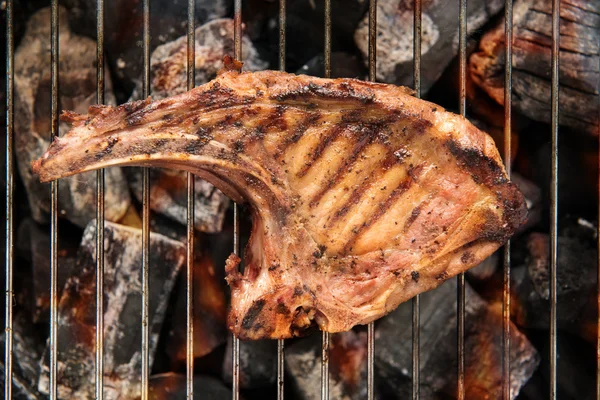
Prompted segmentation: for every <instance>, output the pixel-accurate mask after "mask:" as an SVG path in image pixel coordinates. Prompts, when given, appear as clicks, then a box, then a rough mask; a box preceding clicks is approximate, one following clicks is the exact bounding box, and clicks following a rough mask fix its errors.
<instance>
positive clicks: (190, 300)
mask: <svg viewBox="0 0 600 400" xmlns="http://www.w3.org/2000/svg"><path fill="white" fill-rule="evenodd" d="M195 7H196V3H195V1H194V0H188V20H187V89H188V90H192V89H193V88H194V86H195V81H196V64H195V62H196V47H195V46H196V36H195V32H194V30H195V28H196V27H195V12H196V8H195ZM194 183H195V181H194V175H193V174H192V173H191V172H188V173H187V221H186V222H187V263H186V267H187V268H186V274H185V277H186V330H185V331H186V357H185V358H186V370H185V382H186V394H187V398H188V400H191V399H193V398H194V233H195V231H194V228H195V225H194V222H195V215H196V214H195V198H194V190H195V187H194Z"/></svg>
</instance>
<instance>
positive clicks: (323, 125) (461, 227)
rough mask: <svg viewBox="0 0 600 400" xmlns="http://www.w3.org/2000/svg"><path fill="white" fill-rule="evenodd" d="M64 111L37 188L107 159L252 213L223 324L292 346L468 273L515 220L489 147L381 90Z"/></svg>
mask: <svg viewBox="0 0 600 400" xmlns="http://www.w3.org/2000/svg"><path fill="white" fill-rule="evenodd" d="M226 65H227V68H226V70H224V71H222V72H221V73H220V74H219V76H218V77H217V78H216V79H215V80H213V81H211V82H209V83H207V84H205V85H203V86H200V87H198V88H196V89H193V90H191V91H189V92H187V93H184V94H181V95H178V96H175V97H171V98H167V99H164V100H160V101H155V102H152V101H151V100H150V99H148V100H143V101H138V102H133V103H129V104H124V105H121V106H118V107H109V106H92V107H90V109H89V114H88V115H78V114H75V113H72V112H64V113H63V115H62V119H63V120H65V121H67V122H69V123H71V124H72V126H73V128H72V130H71V131H70V132H69V133H68V134H66V135H65V136H64V137H61V138H58V139H56V140H55V141H54V143H52V145H51V146H50V148H49V149H48V151H47V152H46V154H44V156H43V157H42V158H40V159H39V160H37V161H36V162H35V163H34V164H33V170H34V171H35V173H37V174H39V176H40V178H41V180H42V181H50V180H53V179H58V178H62V177H65V176H69V175H73V174H77V173H81V172H83V171H89V170H93V169H97V168H102V167H107V166H113V165H137V166H159V167H168V168H176V169H181V170H185V171H190V172H193V173H194V174H197V175H198V176H200V177H202V178H204V179H206V180H208V181H210V182H211V183H213V184H214V185H215V186H217V187H218V188H219V189H221V190H222V191H223V192H224V193H225V194H227V195H228V196H230V197H231V198H232V199H234V200H235V201H237V202H248V203H249V206H250V207H249V208H250V210H251V214H252V217H253V228H252V235H251V239H250V242H249V244H248V246H247V248H246V250H245V255H244V263H245V268H244V272H243V274H241V273H240V272H238V269H237V265H238V263H239V261H240V260H239V258H237V256H233V255H232V256H231V257H230V259H229V260H228V262H227V266H226V272H227V281H228V283H229V285H230V286H231V292H232V300H231V311H230V314H229V317H228V326H229V328H230V329H231V330H232V331H233V332H234V333H235V334H236V335H238V336H239V337H240V338H242V339H258V338H289V337H292V336H297V335H301V334H302V333H303V332H305V331H306V330H307V329H308V328H310V327H313V326H318V327H319V328H320V329H322V330H325V331H329V332H339V331H346V330H348V329H350V328H351V327H352V326H354V325H357V324H366V323H368V322H370V321H373V320H375V319H377V318H379V317H381V316H383V315H385V314H387V313H389V312H390V311H392V310H394V309H395V308H396V307H397V306H398V304H400V303H401V302H403V301H406V300H408V299H410V298H411V297H413V296H415V295H416V294H418V293H421V292H423V291H426V290H429V289H432V288H435V287H436V286H438V285H439V284H440V283H442V282H443V281H445V280H446V279H448V278H450V277H453V276H455V275H457V274H458V273H460V272H462V271H465V270H467V269H468V268H470V267H472V266H475V265H477V264H478V263H480V262H481V261H482V260H483V259H484V258H486V257H487V256H489V255H490V254H491V253H492V252H493V251H494V250H496V249H497V248H498V247H499V246H501V245H502V243H503V242H505V241H506V240H507V238H508V237H509V236H510V235H511V234H512V233H513V232H514V231H515V229H517V228H518V227H519V226H520V225H521V224H522V223H523V222H524V220H525V218H526V206H525V202H524V199H523V196H522V194H521V193H520V192H519V191H518V189H517V188H516V187H515V185H513V184H512V183H511V182H510V181H509V180H508V179H507V177H506V174H505V171H504V168H503V167H502V163H501V160H500V157H499V155H498V152H497V150H496V148H495V146H494V143H493V141H492V140H491V138H490V137H489V136H487V135H486V134H484V133H483V132H481V131H479V130H478V129H477V128H475V127H474V126H473V125H471V124H470V123H469V122H468V121H467V120H466V119H464V118H462V117H460V116H457V115H454V114H451V113H448V112H446V111H444V110H442V109H441V108H440V107H438V106H436V105H435V104H432V103H429V102H426V101H423V100H419V99H416V98H414V97H412V96H411V94H410V91H409V90H408V89H405V88H400V87H396V86H393V85H384V84H376V83H368V82H363V81H358V80H352V79H335V80H330V79H319V78H314V77H309V76H302V75H299V76H296V75H292V74H286V73H282V72H273V71H264V72H256V73H241V72H239V71H238V69H239V68H240V64H236V63H235V62H233V61H231V60H228V62H227V63H226Z"/></svg>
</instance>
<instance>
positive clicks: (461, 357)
mask: <svg viewBox="0 0 600 400" xmlns="http://www.w3.org/2000/svg"><path fill="white" fill-rule="evenodd" d="M458 17H459V34H458V47H459V70H460V71H459V80H460V88H459V109H460V115H462V116H463V117H464V116H466V111H467V0H459V14H458ZM457 280H458V288H457V299H456V303H457V304H456V308H457V313H458V318H457V320H456V323H457V327H456V328H457V351H458V368H457V370H458V371H457V372H458V381H457V398H458V400H464V399H465V273H464V272H461V273H460V274H459V275H458V277H457Z"/></svg>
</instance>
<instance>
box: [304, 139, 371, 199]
mask: <svg viewBox="0 0 600 400" xmlns="http://www.w3.org/2000/svg"><path fill="white" fill-rule="evenodd" d="M373 139H374V136H373V135H365V136H363V137H361V138H360V140H359V141H357V142H356V143H355V144H354V147H353V148H352V153H351V155H350V158H349V159H347V160H346V161H345V162H344V164H343V165H342V166H341V167H340V168H339V169H338V170H337V171H336V172H335V174H334V175H333V176H332V177H331V179H329V182H327V185H326V186H324V187H323V188H322V189H321V190H319V192H318V193H317V194H316V195H315V196H314V197H313V198H312V200H311V201H310V203H309V205H310V207H311V208H312V207H315V206H316V205H317V204H319V201H321V199H322V198H323V196H324V195H325V193H327V192H328V191H329V190H330V189H331V188H333V187H334V186H335V185H337V184H338V183H339V182H340V181H341V180H342V178H343V177H344V176H345V173H346V171H347V170H348V168H350V167H352V166H353V165H354V164H355V163H356V161H357V160H358V157H359V156H360V154H361V153H362V151H363V150H364V149H365V147H367V146H368V145H369V144H371V143H372V142H373Z"/></svg>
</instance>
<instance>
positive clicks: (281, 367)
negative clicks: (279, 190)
mask: <svg viewBox="0 0 600 400" xmlns="http://www.w3.org/2000/svg"><path fill="white" fill-rule="evenodd" d="M285 6H286V4H285V0H279V70H280V71H283V72H285V28H286V11H285ZM284 375H285V348H284V340H283V339H279V340H277V400H283V398H284Z"/></svg>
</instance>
